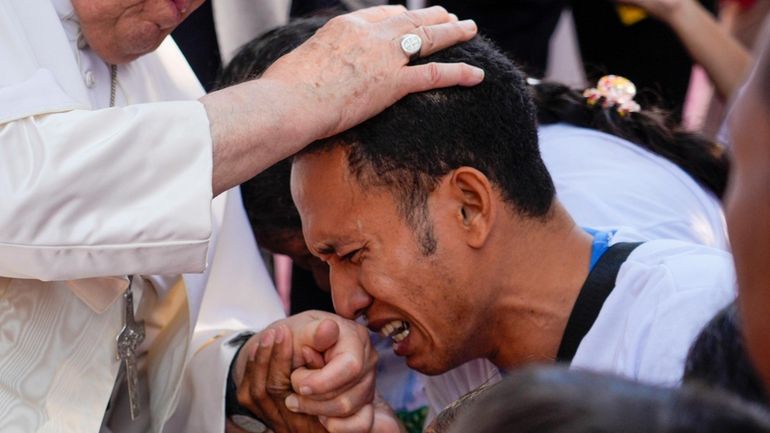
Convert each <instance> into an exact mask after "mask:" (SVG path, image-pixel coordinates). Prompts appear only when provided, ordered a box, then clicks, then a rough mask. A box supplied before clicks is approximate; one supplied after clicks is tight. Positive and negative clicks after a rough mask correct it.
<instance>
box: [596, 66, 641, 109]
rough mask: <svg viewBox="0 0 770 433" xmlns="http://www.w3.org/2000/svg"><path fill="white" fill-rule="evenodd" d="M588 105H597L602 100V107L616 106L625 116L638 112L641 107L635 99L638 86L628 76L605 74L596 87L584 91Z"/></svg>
mask: <svg viewBox="0 0 770 433" xmlns="http://www.w3.org/2000/svg"><path fill="white" fill-rule="evenodd" d="M583 96H585V97H586V102H587V103H588V105H592V106H593V105H596V104H597V103H598V102H600V101H601V103H602V107H604V108H610V107H615V110H617V112H618V114H620V115H621V116H625V115H627V114H628V113H636V112H638V111H639V110H640V109H641V107H640V106H639V104H637V103H636V101H634V96H636V86H634V83H632V82H631V80H629V79H628V78H625V77H621V76H619V75H605V76H603V77H602V78H600V79H599V82H598V83H597V84H596V87H592V88H590V89H586V90H585V91H584V92H583Z"/></svg>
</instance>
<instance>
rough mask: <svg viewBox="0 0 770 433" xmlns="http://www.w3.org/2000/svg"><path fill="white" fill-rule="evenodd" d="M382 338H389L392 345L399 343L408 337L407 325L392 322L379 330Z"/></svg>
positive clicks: (401, 321) (402, 322)
mask: <svg viewBox="0 0 770 433" xmlns="http://www.w3.org/2000/svg"><path fill="white" fill-rule="evenodd" d="M380 334H382V336H383V337H390V339H391V340H393V342H394V343H400V342H402V341H404V339H406V337H408V336H409V323H408V322H404V321H403V320H394V321H392V322H390V323H388V324H387V325H385V326H383V327H382V329H380Z"/></svg>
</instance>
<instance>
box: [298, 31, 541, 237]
mask: <svg viewBox="0 0 770 433" xmlns="http://www.w3.org/2000/svg"><path fill="white" fill-rule="evenodd" d="M429 62H440V63H455V62H465V63H468V64H471V65H474V66H478V67H480V68H482V69H484V71H485V78H484V81H483V82H482V83H481V84H479V85H478V86H474V87H450V88H445V89H437V90H431V91H427V92H422V93H415V94H411V95H408V96H406V97H404V98H403V99H401V100H400V101H398V102H397V103H396V104H394V105H393V106H391V107H390V108H388V109H386V110H385V111H383V112H382V113H380V114H379V115H377V116H375V117H373V118H371V119H369V120H367V121H366V122H364V123H362V124H360V125H358V126H356V127H354V128H352V129H350V130H348V131H345V132H343V133H341V134H338V135H336V136H334V137H331V138H328V139H325V140H321V141H319V142H316V143H314V144H313V145H311V146H309V147H308V148H307V149H306V150H304V151H303V152H300V155H303V154H305V153H314V152H323V151H327V150H330V149H332V148H335V147H342V148H344V150H345V151H346V152H347V154H348V164H349V168H350V170H351V172H352V173H353V174H355V175H356V177H357V179H358V180H359V182H361V183H362V184H363V185H377V186H386V187H388V188H389V189H390V190H391V191H392V192H393V193H394V195H395V197H396V201H397V203H398V206H399V210H400V211H401V213H402V214H403V216H404V217H405V218H406V220H407V222H409V223H410V224H411V225H412V226H413V227H420V226H421V225H422V224H424V222H425V220H426V215H427V198H428V195H429V194H430V192H432V191H433V190H434V189H435V187H436V186H437V185H438V183H439V181H440V179H441V177H443V176H444V175H446V174H447V173H448V172H449V171H451V170H453V169H456V168H459V167H462V166H469V167H473V168H476V169H477V170H479V171H481V172H482V173H484V175H486V176H487V177H488V178H489V179H490V181H491V182H492V184H493V186H494V187H495V188H496V189H497V190H498V192H499V193H500V195H501V196H502V198H503V200H504V201H505V202H506V203H507V204H509V207H510V208H511V209H512V210H513V211H515V212H517V213H518V214H519V215H522V216H525V217H532V218H538V219H545V218H547V216H548V215H550V212H549V211H550V209H551V204H552V202H553V199H554V195H555V192H554V184H553V181H552V180H551V177H550V175H549V173H548V171H547V170H546V167H545V164H544V163H543V161H542V159H541V158H540V150H539V148H538V141H537V121H536V111H535V107H534V104H533V102H532V98H531V96H530V92H529V90H528V89H527V84H526V80H525V77H524V75H523V73H522V72H521V71H520V70H519V69H518V68H517V67H516V66H515V65H514V64H513V63H512V62H511V60H509V59H508V58H507V57H506V56H505V55H504V54H502V53H501V52H500V51H499V50H497V49H496V48H495V47H494V45H493V44H492V43H491V42H489V41H488V40H486V39H485V38H483V37H481V36H477V37H475V38H473V39H472V40H470V41H468V42H465V43H462V44H459V45H456V46H454V47H451V48H448V49H446V50H443V51H440V52H438V53H436V54H432V55H430V56H427V57H424V58H419V59H417V60H416V61H414V62H413V64H425V63H429ZM424 247H430V245H425V243H424ZM434 247H435V245H434ZM425 249H427V250H428V251H426V252H430V248H424V250H425Z"/></svg>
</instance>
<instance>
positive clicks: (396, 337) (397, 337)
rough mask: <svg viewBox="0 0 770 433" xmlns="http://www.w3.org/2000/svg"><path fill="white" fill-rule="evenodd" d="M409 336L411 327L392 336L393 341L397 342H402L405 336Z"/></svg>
mask: <svg viewBox="0 0 770 433" xmlns="http://www.w3.org/2000/svg"><path fill="white" fill-rule="evenodd" d="M408 336H409V328H406V329H404V330H403V331H401V332H399V333H398V334H396V335H394V336H392V337H390V338H391V339H392V340H393V341H395V342H396V343H400V342H402V341H404V338H406V337H408Z"/></svg>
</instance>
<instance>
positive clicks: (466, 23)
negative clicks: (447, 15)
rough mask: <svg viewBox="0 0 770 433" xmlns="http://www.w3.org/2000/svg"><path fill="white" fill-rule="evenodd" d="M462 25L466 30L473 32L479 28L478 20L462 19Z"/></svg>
mask: <svg viewBox="0 0 770 433" xmlns="http://www.w3.org/2000/svg"><path fill="white" fill-rule="evenodd" d="M460 27H462V28H463V29H464V30H468V31H471V32H475V31H476V30H477V29H478V26H477V25H476V21H473V20H462V21H460Z"/></svg>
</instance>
